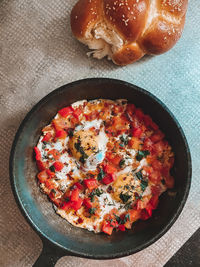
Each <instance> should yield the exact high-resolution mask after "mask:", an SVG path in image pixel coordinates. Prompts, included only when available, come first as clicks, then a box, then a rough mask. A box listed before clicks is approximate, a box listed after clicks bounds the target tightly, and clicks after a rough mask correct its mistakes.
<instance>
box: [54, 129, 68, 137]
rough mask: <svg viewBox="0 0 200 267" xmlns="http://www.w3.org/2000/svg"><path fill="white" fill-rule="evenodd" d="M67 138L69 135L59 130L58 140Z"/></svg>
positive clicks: (57, 133)
mask: <svg viewBox="0 0 200 267" xmlns="http://www.w3.org/2000/svg"><path fill="white" fill-rule="evenodd" d="M66 136H67V133H66V132H65V131H64V130H58V131H57V132H56V138H59V139H65V138H66Z"/></svg>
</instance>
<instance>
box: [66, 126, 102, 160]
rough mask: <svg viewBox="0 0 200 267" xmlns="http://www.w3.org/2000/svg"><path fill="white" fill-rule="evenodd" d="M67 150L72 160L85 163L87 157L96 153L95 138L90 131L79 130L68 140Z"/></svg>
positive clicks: (96, 141) (96, 143)
mask: <svg viewBox="0 0 200 267" xmlns="http://www.w3.org/2000/svg"><path fill="white" fill-rule="evenodd" d="M69 148H70V151H71V153H72V155H73V157H74V158H76V159H77V160H79V161H80V162H81V163H85V161H86V160H87V158H88V157H90V156H91V155H93V154H96V153H97V152H98V140H97V136H96V135H95V133H94V132H93V131H92V130H80V131H78V132H76V133H74V135H73V137H72V138H70V140H69Z"/></svg>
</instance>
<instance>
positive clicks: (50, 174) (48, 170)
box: [46, 169, 55, 179]
mask: <svg viewBox="0 0 200 267" xmlns="http://www.w3.org/2000/svg"><path fill="white" fill-rule="evenodd" d="M46 172H47V175H48V177H49V178H50V179H51V178H53V177H54V176H55V172H52V171H51V170H50V169H47V170H46Z"/></svg>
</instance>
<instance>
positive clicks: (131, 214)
mask: <svg viewBox="0 0 200 267" xmlns="http://www.w3.org/2000/svg"><path fill="white" fill-rule="evenodd" d="M140 213H141V211H140V210H129V211H128V214H129V217H130V222H131V223H133V222H136V221H137V220H138V219H139V218H140Z"/></svg>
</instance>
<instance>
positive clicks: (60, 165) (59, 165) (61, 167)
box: [53, 161, 64, 171]
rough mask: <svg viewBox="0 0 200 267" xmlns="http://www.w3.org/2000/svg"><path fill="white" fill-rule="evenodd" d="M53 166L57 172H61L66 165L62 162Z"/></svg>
mask: <svg viewBox="0 0 200 267" xmlns="http://www.w3.org/2000/svg"><path fill="white" fill-rule="evenodd" d="M53 166H54V167H55V170H56V171H61V170H62V169H63V168H64V164H63V163H62V162H60V161H56V162H54V164H53Z"/></svg>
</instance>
